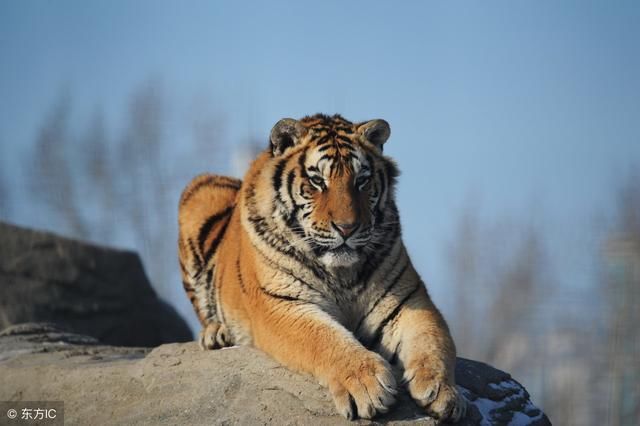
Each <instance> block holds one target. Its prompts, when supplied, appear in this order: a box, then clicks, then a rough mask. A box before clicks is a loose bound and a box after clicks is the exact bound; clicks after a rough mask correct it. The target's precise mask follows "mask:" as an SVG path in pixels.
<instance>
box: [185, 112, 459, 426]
mask: <svg viewBox="0 0 640 426" xmlns="http://www.w3.org/2000/svg"><path fill="white" fill-rule="evenodd" d="M388 136H389V128H388V125H387V124H386V122H384V121H382V120H374V121H371V122H365V123H360V124H354V123H351V122H349V121H347V120H345V119H343V118H342V117H339V116H334V117H327V116H323V115H317V116H313V117H307V118H304V119H302V120H299V121H298V120H291V119H285V120H282V121H281V122H279V123H278V124H277V125H276V126H275V127H274V130H273V131H272V134H271V149H270V150H266V151H265V152H263V153H262V154H260V155H259V156H258V158H257V159H256V160H255V161H254V163H253V164H252V166H251V168H250V169H249V171H248V172H247V174H246V176H245V179H244V181H243V182H242V183H240V181H237V180H234V179H230V178H224V177H219V176H213V175H205V176H200V177H198V178H196V179H195V180H194V181H192V182H191V183H190V184H189V185H188V186H187V188H186V189H185V191H184V193H183V196H182V199H181V201H180V209H179V226H180V237H179V257H180V264H181V269H182V275H183V281H184V283H185V289H186V290H187V294H188V295H189V297H190V299H191V300H192V303H193V304H194V308H195V310H196V312H197V313H198V317H199V319H200V321H201V323H202V325H203V331H202V332H201V335H200V343H201V345H202V346H203V348H208V349H213V348H217V347H220V346H225V345H230V344H239V345H253V346H255V347H257V348H260V349H261V350H263V351H265V352H266V353H268V354H270V355H271V356H273V357H274V358H275V359H277V360H278V361H279V362H281V363H282V364H284V365H286V366H288V367H289V368H292V369H295V370H298V371H304V372H308V373H311V374H313V375H314V376H315V377H317V378H318V380H319V381H320V382H321V383H322V384H324V385H325V386H327V387H328V388H329V391H330V392H331V394H332V396H333V398H334V401H335V403H336V407H337V409H338V411H339V412H340V413H341V414H343V415H345V416H346V417H348V418H353V417H355V416H359V417H363V418H371V417H373V416H374V415H375V414H376V413H379V412H386V411H387V410H388V409H389V407H390V406H391V405H392V404H393V402H394V395H395V393H396V391H397V384H396V382H395V378H394V376H393V374H392V369H391V365H390V363H391V362H393V363H395V364H397V365H398V366H399V367H400V368H401V369H402V370H404V379H405V381H406V383H407V387H408V390H409V392H410V394H411V395H412V396H413V398H414V399H415V400H416V402H417V403H418V404H419V405H420V406H422V407H424V408H425V410H426V411H427V412H428V413H430V414H431V415H433V416H435V417H437V418H440V419H450V420H457V419H459V418H460V417H461V416H462V415H463V414H464V409H465V403H464V400H463V399H462V397H461V396H460V395H459V394H458V392H457V390H456V388H455V382H454V380H455V378H454V363H455V346H454V343H453V340H452V339H451V336H450V334H449V331H448V328H447V325H446V323H445V321H444V319H443V318H442V316H441V314H440V313H439V311H438V310H437V309H436V307H435V306H434V305H433V303H432V302H431V299H430V298H429V296H428V293H427V291H426V289H425V287H424V285H423V283H422V281H421V280H420V277H419V276H418V274H417V273H416V271H415V269H414V268H413V266H412V265H411V262H410V260H409V258H408V256H407V253H406V249H405V248H404V245H403V244H402V240H401V238H400V227H399V226H400V225H399V219H398V214H397V209H396V207H395V201H394V185H395V176H396V175H397V171H396V169H395V164H394V163H393V162H392V161H391V160H390V159H389V158H387V157H385V156H384V155H382V144H383V143H384V142H385V141H386V139H387V138H388ZM351 401H353V403H354V405H355V410H356V411H354V410H353V408H352V404H351Z"/></svg>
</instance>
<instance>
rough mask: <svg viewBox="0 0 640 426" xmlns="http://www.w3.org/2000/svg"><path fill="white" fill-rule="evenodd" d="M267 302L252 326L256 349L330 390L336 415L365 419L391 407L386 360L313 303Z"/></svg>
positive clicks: (391, 379)
mask: <svg viewBox="0 0 640 426" xmlns="http://www.w3.org/2000/svg"><path fill="white" fill-rule="evenodd" d="M268 297H269V296H268ZM266 302H267V303H265V305H264V306H263V309H261V310H260V311H261V315H260V319H259V320H257V321H254V322H253V327H254V330H253V338H254V344H255V346H256V347H258V348H259V349H261V350H263V351H265V352H267V353H268V354H270V355H271V356H273V357H274V358H275V359H276V360H278V361H279V362H281V363H282V364H284V365H286V366H287V367H289V368H291V369H295V370H298V371H304V372H307V373H311V374H313V375H314V376H315V377H316V378H317V379H318V380H319V382H320V383H321V384H322V385H323V386H328V388H329V392H330V393H331V395H332V397H333V400H334V403H335V405H336V408H337V410H338V412H339V413H340V414H342V415H343V416H345V417H346V418H348V419H354V418H356V417H361V418H366V419H369V418H372V417H373V416H375V415H376V414H377V413H386V412H387V411H388V409H389V407H390V406H391V405H392V404H394V403H395V398H394V395H395V394H396V382H395V378H394V377H393V374H392V371H391V368H390V366H389V364H388V363H387V361H385V360H384V359H383V358H382V357H381V356H380V355H379V354H377V353H375V352H372V351H369V350H367V349H366V348H365V347H364V346H362V344H360V342H358V340H357V339H356V338H355V337H354V336H353V334H352V333H351V332H349V331H348V330H347V329H346V328H345V327H343V326H342V325H341V324H340V323H338V322H337V321H336V320H335V319H334V318H333V317H332V316H330V315H328V314H327V313H326V312H324V311H322V310H321V309H320V308H319V307H317V306H316V305H313V304H308V303H303V302H297V301H288V300H283V299H276V298H271V297H269V299H267V300H266ZM254 312H255V311H254ZM352 401H353V403H354V404H352ZM354 405H355V408H356V409H357V412H355V411H354V409H353V408H354V407H353V406H354Z"/></svg>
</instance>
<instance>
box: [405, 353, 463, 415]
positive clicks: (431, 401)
mask: <svg viewBox="0 0 640 426" xmlns="http://www.w3.org/2000/svg"><path fill="white" fill-rule="evenodd" d="M402 381H403V382H404V383H405V384H407V385H408V388H409V393H410V394H411V397H412V398H413V399H414V400H415V401H416V403H417V404H418V405H419V406H420V407H422V408H424V410H425V411H426V413H427V414H428V415H430V416H431V417H433V418H435V419H437V420H439V421H443V422H452V423H455V422H457V421H459V420H460V419H462V418H463V417H464V415H465V414H466V410H467V402H466V400H465V399H464V397H463V396H462V395H461V394H460V393H459V392H458V390H457V389H456V386H455V384H453V383H449V381H448V380H447V379H446V378H445V375H444V374H442V372H438V371H436V370H435V369H434V368H433V367H428V366H427V361H423V362H421V363H417V364H415V365H410V366H409V368H407V369H406V370H405V373H404V377H403V380H402Z"/></svg>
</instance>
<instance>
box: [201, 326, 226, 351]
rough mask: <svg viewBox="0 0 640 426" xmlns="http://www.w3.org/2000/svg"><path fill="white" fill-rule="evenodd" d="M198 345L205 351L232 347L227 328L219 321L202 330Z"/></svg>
mask: <svg viewBox="0 0 640 426" xmlns="http://www.w3.org/2000/svg"><path fill="white" fill-rule="evenodd" d="M198 343H199V344H200V348H201V349H203V350H212V349H220V348H224V347H225V346H231V342H230V339H229V332H228V331H227V327H226V326H225V325H224V324H220V323H219V322H217V321H211V322H210V323H208V324H207V325H206V326H204V327H203V328H202V330H200V334H199V335H198Z"/></svg>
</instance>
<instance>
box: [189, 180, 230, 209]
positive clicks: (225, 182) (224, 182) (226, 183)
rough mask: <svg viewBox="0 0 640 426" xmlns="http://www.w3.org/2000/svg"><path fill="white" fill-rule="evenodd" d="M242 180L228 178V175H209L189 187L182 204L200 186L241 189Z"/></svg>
mask: <svg viewBox="0 0 640 426" xmlns="http://www.w3.org/2000/svg"><path fill="white" fill-rule="evenodd" d="M241 184H242V181H239V180H235V179H231V178H228V177H226V176H209V177H207V179H205V180H203V181H202V182H198V184H196V185H195V186H193V187H191V188H189V193H187V194H185V195H184V196H183V197H182V199H181V200H180V204H181V205H182V204H184V203H186V202H187V201H188V200H189V199H190V198H191V197H192V196H193V195H194V194H195V193H196V192H198V190H200V188H202V187H203V186H213V187H216V188H227V189H234V190H236V191H237V190H238V189H240V186H241Z"/></svg>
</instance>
